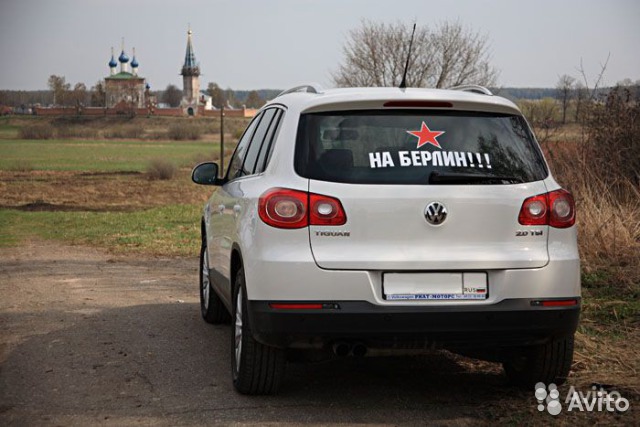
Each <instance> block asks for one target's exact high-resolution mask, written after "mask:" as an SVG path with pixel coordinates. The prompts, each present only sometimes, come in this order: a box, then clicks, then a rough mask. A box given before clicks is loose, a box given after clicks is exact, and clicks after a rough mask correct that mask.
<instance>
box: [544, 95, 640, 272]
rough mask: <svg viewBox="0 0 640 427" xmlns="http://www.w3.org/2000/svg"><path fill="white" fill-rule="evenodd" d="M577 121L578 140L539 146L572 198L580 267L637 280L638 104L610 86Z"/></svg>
mask: <svg viewBox="0 0 640 427" xmlns="http://www.w3.org/2000/svg"><path fill="white" fill-rule="evenodd" d="M581 127H582V138H581V140H577V141H573V142H569V141H563V142H557V143H549V144H545V145H544V147H545V148H546V151H547V159H548V160H549V162H550V163H551V166H552V170H553V172H554V174H555V176H556V179H557V180H558V182H559V183H560V184H561V185H562V186H563V187H565V188H567V189H568V190H569V191H571V192H572V193H573V195H574V197H575V199H576V205H577V223H578V233H579V235H578V243H579V244H580V254H581V259H582V261H583V267H584V271H585V272H587V273H589V272H594V271H598V270H600V269H606V270H610V269H611V268H615V269H616V271H619V273H620V275H619V276H617V277H616V280H617V282H618V283H624V282H627V283H640V270H638V268H637V267H635V266H637V265H639V264H640V188H639V184H640V182H639V180H640V105H639V104H638V103H637V102H634V101H633V100H630V99H629V98H628V97H627V95H626V93H625V91H622V90H620V89H614V90H612V91H611V92H610V93H609V95H608V97H607V100H606V101H605V102H604V103H599V102H595V101H592V102H591V103H590V104H588V105H587V106H586V107H585V115H584V116H583V121H582V123H581Z"/></svg>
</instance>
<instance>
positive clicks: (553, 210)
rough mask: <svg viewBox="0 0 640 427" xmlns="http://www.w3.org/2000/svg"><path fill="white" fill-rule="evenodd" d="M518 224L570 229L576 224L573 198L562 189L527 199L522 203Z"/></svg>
mask: <svg viewBox="0 0 640 427" xmlns="http://www.w3.org/2000/svg"><path fill="white" fill-rule="evenodd" d="M518 222H519V223H520V224H522V225H550V226H551V227H555V228H567V227H571V226H572V225H573V224H575V222H576V207H575V202H574V201H573V197H572V196H571V193H569V192H568V191H567V190H562V189H560V190H555V191H552V192H550V193H546V194H539V195H537V196H533V197H529V198H528V199H526V200H525V201H524V202H523V203H522V208H520V214H519V215H518Z"/></svg>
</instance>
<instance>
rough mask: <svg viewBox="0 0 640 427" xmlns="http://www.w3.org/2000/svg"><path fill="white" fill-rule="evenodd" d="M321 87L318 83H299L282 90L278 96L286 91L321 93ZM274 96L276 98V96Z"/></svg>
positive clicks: (286, 92)
mask: <svg viewBox="0 0 640 427" xmlns="http://www.w3.org/2000/svg"><path fill="white" fill-rule="evenodd" d="M322 91H323V89H322V86H320V85H319V84H318V83H309V84H307V85H301V86H296V87H292V88H291V89H287V90H283V91H282V92H280V93H279V94H278V96H282V95H286V94H288V93H295V92H306V93H322ZM278 96H276V98H277V97H278Z"/></svg>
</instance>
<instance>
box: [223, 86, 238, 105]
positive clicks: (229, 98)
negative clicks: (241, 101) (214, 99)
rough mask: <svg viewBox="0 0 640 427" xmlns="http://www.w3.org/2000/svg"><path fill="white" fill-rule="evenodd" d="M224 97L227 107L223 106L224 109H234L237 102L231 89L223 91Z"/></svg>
mask: <svg viewBox="0 0 640 427" xmlns="http://www.w3.org/2000/svg"><path fill="white" fill-rule="evenodd" d="M224 97H225V99H226V100H227V105H225V107H227V108H236V107H237V104H238V100H237V99H236V93H235V92H234V91H233V89H231V88H230V87H228V88H227V89H225V91H224Z"/></svg>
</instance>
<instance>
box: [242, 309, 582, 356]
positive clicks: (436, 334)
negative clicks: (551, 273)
mask: <svg viewBox="0 0 640 427" xmlns="http://www.w3.org/2000/svg"><path fill="white" fill-rule="evenodd" d="M576 299H577V300H578V305H574V306H568V307H540V306H536V305H535V303H534V301H535V300H533V299H507V300H503V301H501V302H499V303H496V304H492V305H483V306H477V305H476V306H460V305H456V306H449V307H447V306H442V305H441V306H432V307H428V306H424V305H423V306H406V305H405V306H388V305H387V306H379V305H374V304H371V303H369V302H366V301H327V305H326V306H327V307H328V306H331V305H335V306H336V307H339V308H323V309H318V310H298V309H273V308H271V307H270V306H269V301H255V300H254V301H249V316H250V323H251V329H252V331H253V335H254V337H255V338H256V339H257V340H258V341H260V342H262V343H263V344H267V345H271V346H276V347H293V348H319V347H323V346H325V345H327V344H330V343H332V342H335V341H340V340H345V341H352V342H355V341H358V342H362V343H364V344H366V345H367V346H369V347H371V348H425V347H427V346H442V347H449V348H460V347H487V346H490V347H495V346H517V345H532V344H537V343H542V342H545V341H546V340H548V339H550V338H552V337H557V336H563V335H570V334H573V333H574V332H575V331H576V328H577V325H578V320H579V317H580V298H579V297H576ZM317 302H318V301H314V303H317Z"/></svg>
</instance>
